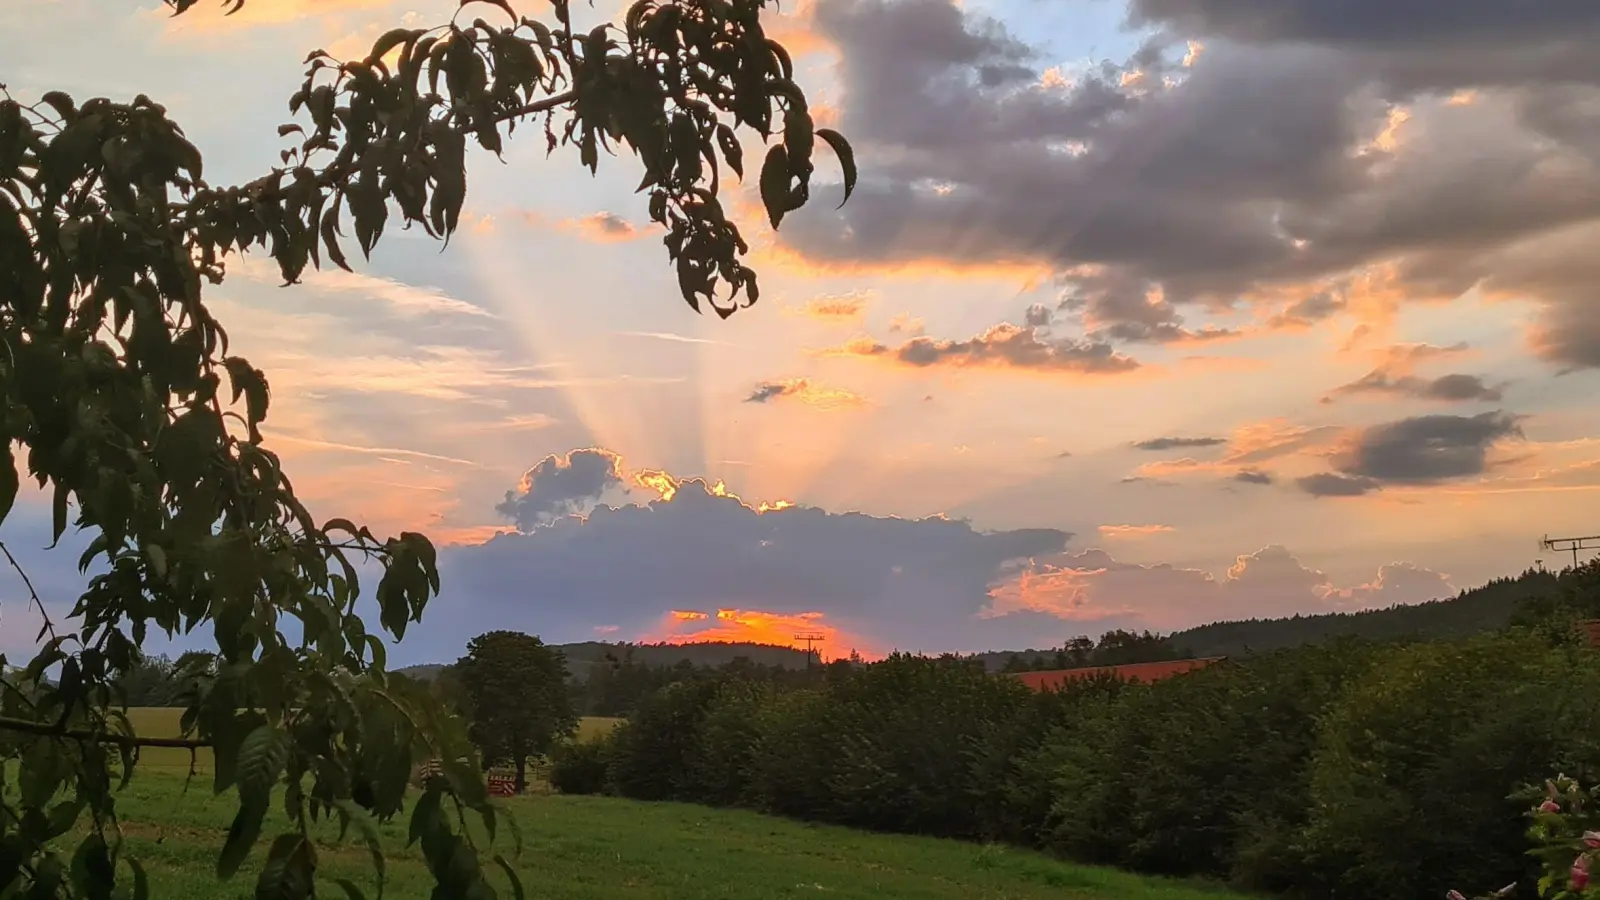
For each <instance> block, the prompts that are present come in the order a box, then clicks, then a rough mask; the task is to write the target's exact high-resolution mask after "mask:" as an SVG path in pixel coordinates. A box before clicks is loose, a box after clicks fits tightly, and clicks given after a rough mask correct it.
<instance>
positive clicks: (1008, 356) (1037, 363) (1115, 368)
mask: <svg viewBox="0 0 1600 900" xmlns="http://www.w3.org/2000/svg"><path fill="white" fill-rule="evenodd" d="M827 352H828V353H829V354H831V355H838V356H855V357H861V358H864V359H880V360H884V361H887V362H892V363H896V364H898V365H902V366H907V367H910V368H915V369H928V368H987V369H1011V370H1025V371H1031V372H1038V373H1041V374H1049V375H1072V376H1082V375H1111V374H1117V373H1122V372H1131V371H1133V370H1134V369H1137V368H1139V362H1138V361H1137V360H1135V359H1133V358H1131V357H1128V356H1124V355H1122V354H1121V353H1118V352H1117V351H1116V350H1114V349H1113V348H1112V347H1111V345H1110V344H1105V343H1097V342H1093V341H1089V340H1083V339H1076V338H1070V337H1062V338H1051V337H1048V336H1046V335H1044V334H1042V333H1041V332H1040V330H1039V329H1038V328H1037V327H1034V326H1021V327H1019V326H1017V325H1011V324H1009V323H1005V324H1000V325H996V326H994V327H992V328H990V329H988V330H987V331H985V332H983V333H982V334H980V335H978V336H976V337H972V338H968V339H967V340H962V341H954V340H938V339H935V338H931V337H927V336H923V337H914V338H912V339H911V340H909V341H906V342H905V343H903V344H901V345H899V346H898V347H891V346H889V345H887V344H884V343H882V342H880V341H875V340H872V339H871V338H857V339H856V340H853V341H850V342H848V343H846V344H844V345H843V346H841V347H838V348H836V349H833V350H830V351H827Z"/></svg>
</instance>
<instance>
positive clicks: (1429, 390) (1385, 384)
mask: <svg viewBox="0 0 1600 900" xmlns="http://www.w3.org/2000/svg"><path fill="white" fill-rule="evenodd" d="M1333 394H1334V395H1338V394H1392V395H1399V396H1404V397H1416V398H1419V399H1422V400H1442V401H1445V402H1450V403H1464V402H1467V401H1471V400H1482V401H1487V402H1498V401H1499V400H1501V399H1502V398H1503V396H1504V395H1502V394H1501V392H1500V389H1499V388H1495V387H1490V386H1489V385H1487V384H1485V383H1484V381H1483V378H1482V377H1480V376H1478V375H1466V374H1461V373H1455V374H1451V375H1441V376H1439V377H1438V378H1420V377H1418V376H1415V375H1401V376H1394V375H1391V374H1390V373H1388V372H1386V371H1384V370H1382V369H1374V370H1373V371H1371V372H1368V373H1367V374H1366V375H1363V376H1361V378H1359V379H1357V380H1356V381H1352V382H1351V383H1349V384H1346V385H1342V386H1340V387H1338V388H1335V389H1334V391H1333ZM1323 399H1324V400H1332V399H1333V396H1332V395H1330V396H1329V397H1325V398H1323Z"/></svg>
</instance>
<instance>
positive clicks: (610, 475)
mask: <svg viewBox="0 0 1600 900" xmlns="http://www.w3.org/2000/svg"><path fill="white" fill-rule="evenodd" d="M622 486H623V479H622V457H620V456H618V455H617V454H615V453H612V452H611V451H609V450H598V449H584V450H572V451H569V452H568V453H566V454H563V455H561V456H556V455H554V454H551V455H550V456H546V457H545V458H544V459H542V460H540V461H539V463H538V465H536V466H534V467H533V468H531V469H529V470H528V471H527V472H525V473H524V474H523V476H522V481H521V482H520V483H518V485H517V488H516V490H514V491H507V492H506V498H505V500H504V501H502V502H501V503H499V504H498V505H496V506H495V512H497V513H499V514H500V515H502V516H504V517H505V518H507V519H510V520H511V521H512V522H514V523H516V526H517V527H518V528H520V529H522V530H524V531H527V530H531V529H533V528H536V527H538V526H540V525H548V524H549V523H551V522H554V521H556V520H558V519H560V518H562V517H563V516H569V515H572V514H574V513H578V512H581V511H583V510H584V509H586V508H587V507H588V506H590V505H592V504H594V503H598V502H599V501H600V498H601V496H602V495H604V494H605V492H606V491H607V490H608V489H611V488H616V487H622Z"/></svg>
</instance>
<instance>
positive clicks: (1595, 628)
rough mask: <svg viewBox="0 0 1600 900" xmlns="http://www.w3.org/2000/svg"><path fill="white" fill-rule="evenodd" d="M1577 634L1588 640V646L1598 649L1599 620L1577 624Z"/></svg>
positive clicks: (1599, 639) (1599, 640)
mask: <svg viewBox="0 0 1600 900" xmlns="http://www.w3.org/2000/svg"><path fill="white" fill-rule="evenodd" d="M1578 632H1579V633H1580V634H1582V635H1583V636H1584V637H1585V638H1587V639H1588V641H1589V646H1591V647H1600V619H1587V620H1585V621H1582V622H1579V623H1578Z"/></svg>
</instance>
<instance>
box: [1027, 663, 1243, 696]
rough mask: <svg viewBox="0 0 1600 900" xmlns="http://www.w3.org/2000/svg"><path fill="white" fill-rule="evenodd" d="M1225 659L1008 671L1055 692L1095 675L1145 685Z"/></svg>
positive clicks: (1041, 688)
mask: <svg viewBox="0 0 1600 900" xmlns="http://www.w3.org/2000/svg"><path fill="white" fill-rule="evenodd" d="M1224 658H1225V657H1221V656H1212V657H1207V658H1205V659H1175V660H1171V661H1170V662H1153V663H1134V664H1132V665H1127V666H1088V667H1085V668H1082V669H1052V670H1050V671H1048V672H1008V673H1007V674H1008V675H1010V676H1011V677H1012V678H1016V679H1020V680H1021V681H1022V683H1023V684H1025V685H1027V686H1028V687H1031V688H1033V689H1034V690H1036V691H1053V690H1057V689H1059V688H1060V687H1061V686H1062V685H1064V684H1066V683H1067V682H1069V681H1079V680H1082V679H1084V678H1093V677H1095V676H1096V675H1111V676H1112V677H1114V678H1120V679H1122V680H1123V681H1140V682H1144V683H1145V684H1149V683H1151V682H1155V681H1160V680H1161V679H1163V678H1171V677H1172V676H1174V675H1182V674H1184V673H1185V672H1193V671H1195V670H1196V669H1204V668H1205V667H1206V666H1209V665H1211V664H1212V663H1216V662H1221V661H1222V660H1223V659H1224Z"/></svg>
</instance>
